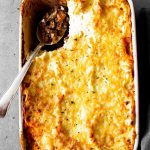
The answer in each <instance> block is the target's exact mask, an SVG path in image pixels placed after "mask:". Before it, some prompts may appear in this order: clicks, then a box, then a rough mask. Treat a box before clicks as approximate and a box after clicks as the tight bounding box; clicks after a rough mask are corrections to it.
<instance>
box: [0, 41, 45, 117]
mask: <svg viewBox="0 0 150 150" xmlns="http://www.w3.org/2000/svg"><path fill="white" fill-rule="evenodd" d="M42 46H44V44H43V43H39V44H38V45H37V47H36V48H35V49H34V51H33V53H32V54H31V55H30V57H29V59H28V60H27V61H26V63H25V65H24V66H23V68H22V69H21V71H20V72H19V74H18V75H17V77H16V78H15V80H14V81H13V83H12V85H11V86H10V87H9V89H8V90H7V91H6V93H5V94H4V95H3V96H2V98H1V100H0V118H3V117H5V115H6V112H7V109H8V106H9V104H10V102H11V100H13V99H14V97H15V94H16V92H17V90H18V88H19V86H20V84H21V82H22V80H23V79H24V76H25V75H26V73H27V71H28V69H29V67H30V65H31V63H32V60H33V59H34V58H35V56H36V55H37V54H38V52H39V51H40V49H41V48H42Z"/></svg>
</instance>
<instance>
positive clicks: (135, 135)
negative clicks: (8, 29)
mask: <svg viewBox="0 0 150 150" xmlns="http://www.w3.org/2000/svg"><path fill="white" fill-rule="evenodd" d="M58 1H60V2H62V1H65V0H58ZM126 1H127V3H128V4H129V2H128V0H126ZM26 3H30V0H26ZM129 6H130V4H129ZM25 11H26V10H25V2H22V3H21V5H20V14H21V16H22V18H23V15H24V14H26V15H27V14H28V13H29V12H27V11H26V12H25ZM130 21H131V26H130V28H131V30H132V17H131V8H130ZM21 24H22V22H21ZM21 34H22V35H21V38H22V39H21V66H23V65H24V63H25V62H26V59H27V58H26V56H25V53H29V52H28V51H26V50H25V49H24V45H25V41H24V32H23V30H22V32H21ZM125 45H127V46H128V45H130V46H131V47H132V49H133V42H132V32H131V37H130V40H129V41H127V43H125ZM126 50H127V51H126V52H127V53H129V51H128V47H127V48H126ZM132 56H133V52H132ZM132 64H133V65H134V58H133V62H132ZM133 78H134V68H133ZM24 89H25V87H23V86H21V94H22V91H23V90H24ZM134 97H135V86H134ZM21 101H22V95H21ZM135 107H136V106H135V99H134V102H133V106H132V117H133V118H132V120H133V124H132V125H134V128H135V124H136V114H135ZM22 109H23V108H22ZM23 124H24V118H23ZM23 127H24V125H23ZM136 137H137V133H136V131H135V132H134V134H133V136H132V140H133V141H134V142H133V145H132V147H133V148H134V144H135V139H136ZM20 144H21V149H22V150H26V140H25V138H24V128H23V131H22V132H21V133H20Z"/></svg>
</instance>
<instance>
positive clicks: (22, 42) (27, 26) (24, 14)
mask: <svg viewBox="0 0 150 150" xmlns="http://www.w3.org/2000/svg"><path fill="white" fill-rule="evenodd" d="M128 2H129V5H130V9H131V22H132V47H133V57H134V85H135V116H136V124H135V127H136V138H135V144H134V150H137V148H138V140H139V99H138V98H139V96H138V67H137V66H138V65H137V46H136V27H135V12H134V6H133V2H132V0H128ZM53 3H54V1H53V0H23V1H22V4H21V8H20V24H19V25H20V26H19V69H21V67H22V64H23V63H24V61H25V60H24V59H25V58H27V57H28V54H27V53H28V52H29V51H30V50H33V49H34V48H35V47H36V45H37V44H38V41H37V40H35V39H34V38H33V37H36V34H35V33H36V31H34V30H31V29H33V28H35V26H34V25H35V24H36V23H37V22H38V21H39V20H40V17H39V18H36V17H35V14H36V13H38V12H40V11H43V13H44V12H45V11H46V10H47V9H48V8H49V6H50V5H53ZM30 4H31V5H30ZM32 6H34V7H32ZM38 6H40V7H38ZM32 18H34V19H33V20H32ZM24 33H25V34H24ZM26 41H27V42H26ZM33 41H34V42H33ZM33 43H34V44H33ZM22 100H23V96H22V94H21V88H20V90H19V133H20V142H21V145H22V149H23V150H24V139H23V114H22V112H23V107H22Z"/></svg>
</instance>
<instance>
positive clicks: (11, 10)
mask: <svg viewBox="0 0 150 150" xmlns="http://www.w3.org/2000/svg"><path fill="white" fill-rule="evenodd" d="M20 2H21V0H0V96H1V95H2V93H3V91H5V90H6V89H7V88H8V87H9V85H10V84H11V82H12V81H13V79H14V78H15V76H16V75H17V72H18V52H19V50H18V43H19V42H18V39H19V37H18V34H19V31H18V22H19V6H20ZM134 4H135V9H136V17H137V18H138V16H139V13H140V11H141V8H150V0H134ZM149 12H150V11H149ZM149 15H150V13H149ZM149 18H150V17H149ZM149 21H150V19H149ZM139 22H141V20H140V21H139ZM140 27H141V26H139V27H138V30H140ZM142 54H143V53H142ZM143 56H145V54H143ZM141 60H142V58H141ZM141 66H142V63H141ZM143 67H144V66H143ZM148 67H150V66H149V65H148ZM147 69H150V68H147ZM143 76H144V74H142V75H141V76H140V77H143ZM141 82H142V85H143V86H145V85H144V82H143V81H142V80H141ZM145 88H146V86H145ZM141 95H142V94H141ZM143 100H144V99H143ZM143 100H142V101H143ZM146 104H147V105H148V104H149V103H146ZM141 106H142V109H145V108H144V105H141ZM146 108H148V107H146ZM146 112H147V111H146ZM140 115H143V116H147V115H146V114H140ZM145 119H147V117H145ZM143 121H144V120H143ZM148 122H149V121H147V122H145V124H148ZM142 125H144V124H142ZM18 128H19V126H18V96H16V98H15V100H14V101H13V102H12V104H11V107H10V109H9V111H8V114H7V116H6V118H4V119H0V150H20V144H19V132H18ZM142 128H146V130H145V131H142V132H141V133H142V135H141V138H142V150H150V146H149V144H148V143H150V142H148V141H149V138H150V135H149V132H148V128H149V127H148V125H147V126H142ZM140 143H141V142H140ZM147 145H148V146H147ZM146 146H147V147H146ZM139 147H141V146H139ZM139 149H140V148H139Z"/></svg>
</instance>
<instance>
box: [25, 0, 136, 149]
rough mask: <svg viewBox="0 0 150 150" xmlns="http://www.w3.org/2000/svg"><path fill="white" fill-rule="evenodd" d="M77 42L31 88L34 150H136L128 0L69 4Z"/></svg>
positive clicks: (36, 68) (46, 64) (30, 79)
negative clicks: (134, 147)
mask: <svg viewBox="0 0 150 150" xmlns="http://www.w3.org/2000/svg"><path fill="white" fill-rule="evenodd" d="M67 5H68V9H69V12H68V13H69V17H70V22H69V23H70V27H69V38H68V39H66V41H65V44H64V46H63V47H61V48H59V49H57V50H56V51H52V52H43V53H42V54H41V55H40V56H38V57H36V58H35V60H34V62H33V64H32V66H31V68H30V70H29V72H28V74H27V75H26V77H25V79H24V82H23V85H24V88H23V94H24V95H25V100H24V104H23V107H24V128H25V130H26V143H27V147H28V148H29V149H32V150H132V149H133V146H134V141H135V136H136V134H135V99H134V75H133V69H134V68H133V52H132V44H131V43H132V42H131V36H132V35H131V16H130V15H131V14H130V6H129V4H128V2H127V0H68V1H67Z"/></svg>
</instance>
